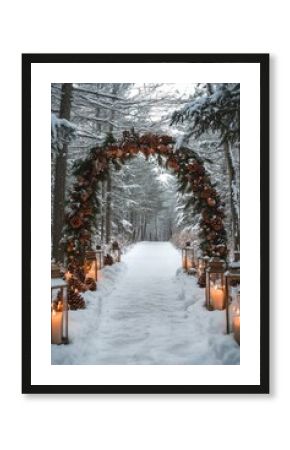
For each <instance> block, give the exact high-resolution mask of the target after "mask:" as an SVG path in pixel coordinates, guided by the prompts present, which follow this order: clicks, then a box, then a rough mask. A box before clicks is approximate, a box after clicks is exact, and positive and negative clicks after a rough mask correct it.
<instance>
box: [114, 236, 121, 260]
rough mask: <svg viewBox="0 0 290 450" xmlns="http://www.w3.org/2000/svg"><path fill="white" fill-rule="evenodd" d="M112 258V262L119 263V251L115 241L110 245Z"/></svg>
mask: <svg viewBox="0 0 290 450" xmlns="http://www.w3.org/2000/svg"><path fill="white" fill-rule="evenodd" d="M112 257H113V260H114V262H121V249H120V246H119V243H118V242H117V241H114V242H113V243H112Z"/></svg>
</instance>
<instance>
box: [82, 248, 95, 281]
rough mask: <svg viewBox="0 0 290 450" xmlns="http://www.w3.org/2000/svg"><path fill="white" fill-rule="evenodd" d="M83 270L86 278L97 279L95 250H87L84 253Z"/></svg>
mask: <svg viewBox="0 0 290 450" xmlns="http://www.w3.org/2000/svg"><path fill="white" fill-rule="evenodd" d="M84 272H85V279H86V280H93V281H95V282H96V281H97V279H98V264H97V257H96V252H95V251H94V250H88V251H87V252H86V253H85V262H84Z"/></svg>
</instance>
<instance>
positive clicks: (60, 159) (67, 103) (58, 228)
mask: <svg viewBox="0 0 290 450" xmlns="http://www.w3.org/2000/svg"><path fill="white" fill-rule="evenodd" d="M72 90H73V87H72V84H71V83H64V84H63V85H62V90H61V104H60V112H59V117H60V118H63V119H67V120H70V113H71V99H72ZM67 152H68V144H66V143H64V144H63V147H62V148H61V149H59V150H58V153H57V157H56V162H55V182H54V197H53V227H52V257H53V258H54V259H55V261H59V262H63V260H64V246H63V245H62V244H61V243H60V240H61V238H62V231H63V227H64V212H65V188H66V169H67Z"/></svg>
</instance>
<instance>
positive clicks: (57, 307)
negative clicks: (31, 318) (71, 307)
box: [51, 264, 68, 345]
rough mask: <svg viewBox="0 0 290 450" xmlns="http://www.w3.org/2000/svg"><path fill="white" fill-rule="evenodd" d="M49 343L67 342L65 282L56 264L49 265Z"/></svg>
mask: <svg viewBox="0 0 290 450" xmlns="http://www.w3.org/2000/svg"><path fill="white" fill-rule="evenodd" d="M51 343H52V344H57V345H59V344H68V302H67V283H66V281H64V280H63V279H62V278H61V272H60V269H59V267H58V266H57V265H56V264H52V267H51Z"/></svg>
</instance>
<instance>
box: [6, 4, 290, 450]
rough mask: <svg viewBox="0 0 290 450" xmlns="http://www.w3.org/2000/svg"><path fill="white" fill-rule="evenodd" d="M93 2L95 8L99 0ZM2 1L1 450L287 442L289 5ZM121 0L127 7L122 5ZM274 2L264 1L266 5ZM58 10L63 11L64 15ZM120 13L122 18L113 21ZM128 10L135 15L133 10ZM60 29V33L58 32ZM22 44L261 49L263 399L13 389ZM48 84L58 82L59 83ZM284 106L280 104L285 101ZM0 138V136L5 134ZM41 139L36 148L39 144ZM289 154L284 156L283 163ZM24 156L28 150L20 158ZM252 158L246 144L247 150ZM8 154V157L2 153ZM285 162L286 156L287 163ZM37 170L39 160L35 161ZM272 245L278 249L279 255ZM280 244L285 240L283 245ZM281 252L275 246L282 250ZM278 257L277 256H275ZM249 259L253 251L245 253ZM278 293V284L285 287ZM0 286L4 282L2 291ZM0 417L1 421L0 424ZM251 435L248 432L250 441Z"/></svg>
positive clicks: (33, 48) (25, 47)
mask: <svg viewBox="0 0 290 450" xmlns="http://www.w3.org/2000/svg"><path fill="white" fill-rule="evenodd" d="M101 4H102V5H101ZM101 4H100V2H89V1H86V0H84V1H82V2H76V1H70V2H62V3H61V2H59V1H55V0H51V1H50V2H46V3H44V2H41V3H40V2H36V1H29V0H27V1H26V2H20V1H19V2H15V1H14V2H12V1H11V2H9V4H8V2H6V3H5V6H2V11H1V16H2V21H3V24H2V25H1V29H0V33H1V44H2V45H1V47H2V55H1V56H2V60H1V72H0V76H1V88H2V89H1V108H0V114H1V122H0V123H1V125H2V126H1V129H2V145H1V152H2V155H3V154H5V160H6V157H7V162H6V166H4V163H3V162H2V165H1V167H2V174H1V177H0V179H1V183H3V186H2V196H1V197H2V198H1V200H2V202H3V206H2V211H1V219H2V220H1V230H2V231H1V237H3V244H2V248H1V250H2V252H1V253H2V255H1V256H2V258H1V261H2V263H3V265H4V266H6V267H9V273H7V274H6V275H5V276H4V275H3V276H2V277H1V288H2V289H1V291H2V296H1V297H2V298H1V300H2V314H1V326H0V331H1V344H2V351H1V363H2V364H1V380H2V381H1V402H0V408H1V410H2V409H3V410H4V411H3V412H4V416H2V423H1V425H2V427H1V428H2V432H1V442H2V441H3V440H4V439H5V440H6V443H5V444H4V445H3V448H5V449H10V448H11V449H12V448H19V447H21V446H22V447H23V448H29V449H30V450H34V449H38V448H39V447H41V448H42V449H43V450H46V449H53V448H54V449H60V448H68V449H80V448H88V447H90V448H91V447H93V446H94V447H98V448H100V449H102V450H106V449H115V448H121V449H126V450H131V449H138V450H142V449H149V448H152V449H163V448H164V449H165V448H166V449H177V448H180V449H187V448H194V447H195V448H199V449H210V448H212V447H214V448H217V449H223V450H226V449H230V448H231V449H233V448H236V449H238V450H239V449H244V448H246V447H249V446H250V447H254V446H255V445H256V446H259V448H263V449H264V450H266V449H272V448H273V447H274V446H275V444H276V441H277V440H278V438H280V440H281V442H282V439H283V438H284V440H285V442H287V441H288V440H289V439H288V417H289V407H288V400H289V390H290V389H289V345H288V342H287V341H288V336H287V332H288V322H289V319H288V304H289V294H288V292H287V290H288V289H287V287H286V283H284V285H283V284H282V277H283V275H284V279H285V280H286V282H287V281H288V280H287V275H288V272H287V265H288V264H287V261H285V260H286V258H287V257H288V253H289V250H288V248H287V244H289V232H288V223H287V221H286V218H285V217H283V213H284V212H286V213H287V211H285V209H286V208H288V204H289V202H288V196H289V187H288V186H287V185H286V182H287V180H288V179H289V176H288V172H289V169H288V167H289V156H288V154H289V148H287V147H289V142H288V128H289V127H288V121H289V113H288V105H289V90H288V85H289V77H290V73H289V72H290V71H289V54H288V48H287V42H288V39H287V37H289V36H287V34H288V17H289V16H288V14H287V12H286V5H287V2H285V1H280V2H279V1H277V2H275V3H274V4H273V2H269V1H264V2H263V3H260V2H253V1H249V0H244V1H243V2H240V4H239V5H238V4H237V2H236V3H234V2H232V1H225V0H219V1H209V2H199V3H198V4H194V3H193V2H192V1H190V0H189V1H185V0H180V1H179V2H168V1H166V2H156V1H151V0H147V1H146V2H142V4H141V2H138V3H137V2H134V1H131V2H130V1H127V0H123V1H122V2H116V4H114V5H113V2H101ZM125 5H126V6H127V7H128V10H127V11H125ZM269 5H271V6H269ZM62 14H67V16H66V19H65V20H63V18H62ZM122 15H123V20H122V19H121V17H122ZM133 15H134V16H135V17H133ZM64 31H67V33H65V32H64ZM22 52H41V53H44V52H72V53H73V52H161V53H162V52H167V53H171V52H189V53H190V52H192V53H194V52H270V53H271V54H272V59H271V79H272V82H271V86H272V94H271V118H272V133H271V143H272V153H273V155H272V157H271V171H272V184H273V185H272V199H273V208H272V215H271V223H272V236H273V243H272V257H271V261H272V279H273V281H272V288H271V289H272V302H273V305H272V314H271V321H272V339H271V348H272V359H271V392H272V394H271V395H270V396H217V395H216V396H205V395H203V396H147V397H146V396H131V397H130V396H119V397H117V396H99V397H98V396H80V395H79V396H45V395H42V396H23V395H21V393H20V378H21V369H20V329H21V327H20V259H19V257H18V258H17V257H15V254H17V253H16V252H18V254H19V248H20V221H21V219H20V196H19V189H20V145H21V134H20V120H21V100H20V99H21V97H20V94H21V91H20V80H21V75H20V70H21V57H20V54H21V53H22ZM56 81H57V80H56ZM286 108H287V109H286ZM3 139H4V142H3ZM41 150H42V148H41V142H40V143H39V151H41ZM286 155H287V156H288V161H287V160H286ZM24 157H25V156H24ZM249 157H250V151H249ZM8 159H9V161H8ZM287 163H288V164H287ZM40 169H41V168H40ZM279 246H280V252H279ZM288 247H289V245H288ZM282 250H283V252H282ZM283 257H284V261H283V262H284V264H282V260H283ZM249 260H250V258H249ZM284 286H285V288H284V290H285V293H284V292H283V291H282V289H283V287H284ZM3 288H4V290H3ZM3 419H4V421H3ZM249 441H253V442H251V443H249Z"/></svg>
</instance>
